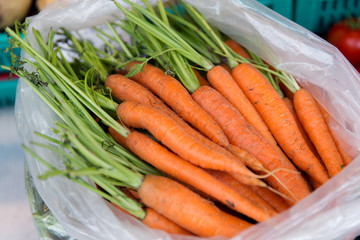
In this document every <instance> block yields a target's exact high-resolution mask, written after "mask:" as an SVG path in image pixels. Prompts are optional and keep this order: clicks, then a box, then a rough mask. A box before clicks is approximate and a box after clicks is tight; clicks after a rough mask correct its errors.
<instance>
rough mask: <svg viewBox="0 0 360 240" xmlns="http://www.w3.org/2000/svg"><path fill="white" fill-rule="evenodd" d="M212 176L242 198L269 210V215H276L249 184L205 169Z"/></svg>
mask: <svg viewBox="0 0 360 240" xmlns="http://www.w3.org/2000/svg"><path fill="white" fill-rule="evenodd" d="M207 172H208V173H210V174H211V175H212V176H214V177H215V178H216V179H218V180H219V181H221V182H222V183H224V184H226V185H228V186H229V187H230V188H232V189H234V190H235V191H236V192H238V193H239V194H240V195H242V196H243V197H244V198H247V199H249V200H250V201H251V202H252V203H253V204H254V205H256V206H260V207H262V208H264V209H265V211H267V212H269V214H270V215H276V211H275V210H274V209H273V208H272V206H270V205H269V203H268V202H266V201H264V200H263V199H262V198H261V197H259V196H258V195H257V194H256V193H255V192H254V191H253V190H251V187H250V186H247V185H245V184H243V183H241V182H240V181H238V180H236V179H235V178H233V177H232V176H231V175H229V174H227V173H225V172H220V171H214V170H207Z"/></svg>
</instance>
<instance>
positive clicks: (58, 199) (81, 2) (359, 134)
mask: <svg viewBox="0 0 360 240" xmlns="http://www.w3.org/2000/svg"><path fill="white" fill-rule="evenodd" d="M187 2H188V3H190V4H191V5H193V6H195V7H196V8H197V9H198V10H199V11H201V12H202V13H203V14H204V15H205V16H206V18H207V19H208V20H209V21H210V22H211V23H212V24H213V25H215V26H216V27H218V28H219V29H221V30H222V31H223V32H225V33H226V34H228V35H229V36H230V37H232V38H234V39H235V40H237V41H239V42H240V43H241V44H242V45H244V46H245V47H247V48H248V49H249V50H251V51H253V52H254V53H256V54H257V55H259V56H260V57H262V58H263V59H265V60H266V61H267V62H268V63H270V64H272V65H274V66H276V67H278V68H280V69H283V70H286V71H288V72H289V73H291V74H293V75H294V76H295V77H296V78H297V79H298V81H299V82H300V84H301V85H302V86H303V87H305V88H307V89H308V90H310V92H312V94H313V95H314V97H315V98H316V99H317V100H318V101H319V102H320V103H321V104H322V105H323V106H324V107H325V108H326V109H327V110H328V112H329V113H330V115H331V116H332V117H333V118H334V119H336V121H333V122H332V125H333V127H334V130H335V132H336V133H337V134H338V136H339V137H340V138H341V139H343V140H344V143H346V144H344V146H343V147H344V148H345V149H346V150H347V151H349V152H350V153H351V155H352V157H353V158H354V161H353V162H352V163H351V164H350V165H349V166H348V167H346V168H345V169H344V170H343V171H342V172H341V173H340V174H338V175H336V177H334V178H333V179H331V180H330V181H329V182H327V183H326V184H324V185H323V186H322V187H321V188H320V189H318V190H316V191H315V192H313V193H312V194H311V195H310V196H309V197H307V198H306V199H304V200H302V201H301V202H299V203H298V204H297V205H296V206H294V207H292V208H291V209H289V210H288V211H286V212H284V213H282V214H280V215H278V216H276V217H274V218H272V219H270V220H268V221H266V222H263V223H260V224H257V225H255V226H254V227H251V228H250V229H248V230H246V231H244V232H243V233H241V234H239V235H238V236H236V237H234V238H233V239H234V240H235V239H237V240H239V239H352V238H354V237H355V236H357V235H359V234H360V218H359V215H360V184H359V182H360V159H359V158H360V157H359V154H358V152H359V150H360V149H359V146H360V144H359V143H360V105H359V104H360V84H359V83H360V77H359V75H358V74H357V72H356V71H355V69H354V68H353V67H352V66H351V65H350V64H349V63H348V62H347V61H346V59H345V58H344V57H343V56H342V55H341V54H340V52H339V51H338V50H337V49H336V48H334V47H333V46H331V45H330V44H328V43H327V42H325V41H324V40H322V39H320V38H319V37H317V36H316V35H314V34H312V33H311V32H309V31H307V30H306V29H303V28H302V27H300V26H298V25H296V24H295V23H293V22H291V21H289V20H287V19H285V18H283V17H281V16H280V15H278V14H277V13H275V12H273V11H271V10H269V9H267V8H266V7H264V6H262V5H261V4H259V3H258V2H257V1H250V0H242V1H241V0H238V1H231V0H222V1H217V0H187ZM119 13H120V11H119V10H118V9H117V8H116V7H115V5H114V4H113V2H112V1H107V0H103V1H101V0H73V1H70V0H69V1H67V0H64V1H56V2H54V3H53V4H51V5H50V6H49V7H47V8H46V9H44V10H43V12H41V13H40V14H39V15H37V16H35V17H33V18H32V19H31V26H32V27H34V28H36V29H38V30H40V32H41V33H43V34H44V35H45V34H47V32H48V30H49V29H50V27H52V28H54V29H56V28H59V27H66V28H68V29H86V28H88V27H91V26H95V25H100V24H103V23H105V21H106V20H111V19H112V16H113V14H119ZM86 34H91V32H90V33H86ZM16 114H17V124H18V130H19V133H20V135H21V137H22V139H23V141H24V143H25V144H28V143H29V141H32V140H35V141H41V139H39V138H36V136H35V135H34V132H35V131H38V132H41V133H44V134H49V135H51V134H52V133H51V131H50V128H51V127H53V122H54V120H56V117H55V115H54V114H53V113H52V112H51V110H49V108H48V107H47V106H46V105H45V104H44V103H43V102H42V101H41V100H40V99H39V98H38V97H37V96H36V95H35V93H33V91H31V89H30V88H29V87H28V86H27V85H26V84H24V82H20V84H19V87H18V92H17V101H16ZM36 152H37V153H38V154H40V155H41V156H43V157H45V159H47V160H51V162H52V163H53V164H54V165H56V163H57V162H61V160H60V159H59V157H58V156H56V155H54V154H53V153H51V152H48V151H45V150H44V149H40V148H36ZM27 162H28V164H29V168H30V171H31V174H32V176H33V178H34V183H35V185H36V188H37V189H38V191H39V193H40V195H41V197H42V198H43V200H44V202H45V203H46V204H47V206H48V207H49V208H50V209H51V211H52V212H53V214H54V216H55V217H56V218H57V220H58V221H59V222H60V223H61V225H62V226H63V227H64V229H65V230H66V231H67V232H68V233H69V235H70V236H71V237H73V238H76V239H83V240H85V239H107V240H111V239H126V240H132V239H134V240H135V239H192V238H191V237H182V236H175V235H169V234H166V233H164V232H161V231H157V230H152V229H149V228H147V227H145V226H143V225H142V224H141V223H140V222H139V221H137V220H134V219H133V218H131V217H128V216H127V215H124V214H121V213H117V212H116V211H113V209H111V206H109V205H108V204H107V203H106V202H105V201H103V200H102V199H101V198H100V197H98V196H97V195H95V194H94V193H92V192H89V191H88V190H86V189H83V188H82V187H80V186H78V185H76V184H74V183H73V182H71V181H69V180H67V179H65V178H62V177H54V178H51V179H48V180H46V181H41V180H38V179H37V178H36V176H37V175H38V174H41V173H43V172H44V171H45V170H46V168H45V167H44V166H42V165H41V164H40V163H38V162H37V161H36V160H34V159H33V158H31V157H30V156H27ZM194 239H195V238H194ZM215 239H222V238H215Z"/></svg>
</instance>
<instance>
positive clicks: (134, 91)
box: [105, 74, 261, 185]
mask: <svg viewBox="0 0 360 240" xmlns="http://www.w3.org/2000/svg"><path fill="white" fill-rule="evenodd" d="M105 86H107V87H109V88H110V89H111V94H112V95H113V96H114V97H115V98H116V99H118V100H120V101H135V102H137V103H141V104H144V105H147V106H150V107H154V108H156V109H158V110H160V111H162V112H164V113H166V114H167V115H169V116H170V117H171V118H172V119H173V120H175V121H176V122H177V123H178V124H179V125H180V126H181V127H182V128H183V129H184V130H185V131H186V132H187V133H189V134H190V135H191V136H192V137H194V138H195V139H196V140H198V141H199V142H201V143H202V144H205V145H206V146H207V147H209V148H211V149H213V150H216V151H219V152H221V153H222V154H225V155H227V157H229V158H234V157H235V158H239V157H240V159H241V160H243V159H246V157H247V158H249V157H250V156H248V155H246V154H244V153H243V152H242V153H241V156H236V155H235V156H234V155H233V154H231V153H230V152H229V151H227V150H226V149H224V148H222V147H221V146H219V145H217V144H216V143H214V142H212V141H211V140H209V139H208V138H206V137H204V136H203V135H202V134H200V133H199V132H197V131H196V130H194V129H193V128H192V127H190V126H189V125H188V124H187V123H186V122H185V121H184V120H183V119H182V118H180V117H179V116H178V115H177V114H176V113H175V112H174V111H172V110H171V109H170V108H169V107H168V106H167V105H166V104H165V103H164V102H163V101H162V100H161V99H159V98H158V97H156V96H155V95H154V94H152V93H151V92H150V91H149V90H148V89H146V88H145V87H144V86H142V85H140V84H139V83H137V82H135V81H133V80H131V79H129V78H127V77H125V76H122V75H118V74H113V75H110V76H109V77H108V78H107V79H106V82H105ZM109 131H110V133H111V132H114V130H113V129H111V128H110V130H109ZM113 137H114V138H116V139H115V140H116V141H118V142H119V143H120V144H121V141H125V140H124V139H125V138H120V136H119V134H116V135H114V136H113ZM121 145H122V144H121ZM235 177H236V178H237V179H238V180H239V181H242V182H243V183H244V184H252V185H254V184H255V185H256V184H259V183H261V182H260V181H258V180H257V179H253V178H252V179H251V178H246V177H244V176H242V177H241V178H240V176H235Z"/></svg>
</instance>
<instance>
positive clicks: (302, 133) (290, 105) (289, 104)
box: [283, 97, 319, 158]
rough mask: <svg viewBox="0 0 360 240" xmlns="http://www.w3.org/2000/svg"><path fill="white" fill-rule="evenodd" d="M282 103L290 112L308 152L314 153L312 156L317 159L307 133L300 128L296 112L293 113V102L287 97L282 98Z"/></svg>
mask: <svg viewBox="0 0 360 240" xmlns="http://www.w3.org/2000/svg"><path fill="white" fill-rule="evenodd" d="M283 101H284V103H285V105H286V106H287V108H288V109H289V110H290V112H291V114H292V116H293V117H294V120H295V122H296V125H297V126H298V128H299V131H300V133H301V135H302V136H303V138H304V140H305V142H306V144H307V145H308V147H309V148H310V150H311V151H312V152H313V153H314V155H315V156H316V157H317V158H319V156H318V153H317V151H316V149H315V147H314V145H313V143H312V142H311V140H310V138H309V135H308V134H307V132H306V131H305V129H304V127H303V126H302V124H301V122H300V120H299V118H298V116H297V115H296V111H295V107H294V104H293V101H292V100H291V99H290V98H288V97H284V98H283Z"/></svg>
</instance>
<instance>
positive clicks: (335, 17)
mask: <svg viewBox="0 0 360 240" xmlns="http://www.w3.org/2000/svg"><path fill="white" fill-rule="evenodd" d="M294 6H295V12H294V14H295V15H294V21H295V22H296V23H298V24H299V25H301V26H303V27H305V28H307V29H308V30H310V31H312V32H315V33H317V34H324V33H326V32H327V31H328V30H329V28H330V27H331V25H333V24H334V23H335V22H337V21H339V20H341V19H344V18H347V17H348V16H349V14H351V15H352V16H357V17H359V16H360V0H297V1H295V5H294Z"/></svg>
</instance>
